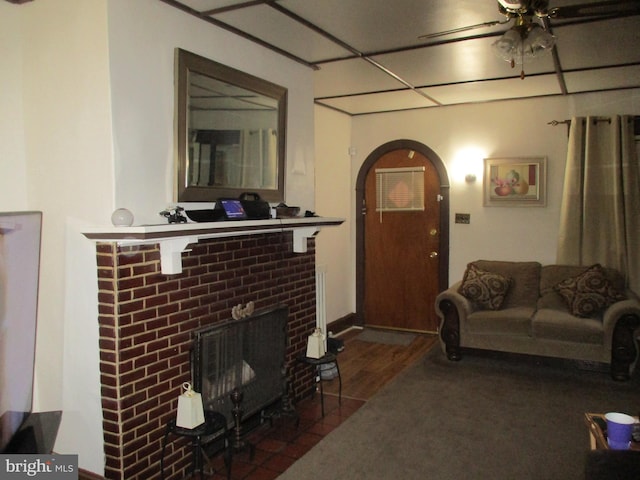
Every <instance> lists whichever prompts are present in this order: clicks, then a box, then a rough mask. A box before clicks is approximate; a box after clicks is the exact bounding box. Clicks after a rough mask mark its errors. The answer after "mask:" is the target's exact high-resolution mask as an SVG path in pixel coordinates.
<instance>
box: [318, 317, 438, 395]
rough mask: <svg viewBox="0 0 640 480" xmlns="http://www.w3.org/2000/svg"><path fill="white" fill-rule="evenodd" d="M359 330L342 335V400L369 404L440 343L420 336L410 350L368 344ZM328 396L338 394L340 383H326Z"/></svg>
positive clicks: (402, 347) (433, 337)
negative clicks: (343, 345)
mask: <svg viewBox="0 0 640 480" xmlns="http://www.w3.org/2000/svg"><path fill="white" fill-rule="evenodd" d="M360 333H361V330H359V329H352V330H349V331H347V332H345V333H344V334H343V335H340V336H339V337H338V338H340V339H342V340H343V341H344V344H345V349H344V351H342V352H340V354H339V356H338V362H339V365H340V373H341V376H342V396H343V397H349V398H356V399H359V400H368V399H369V398H371V397H372V396H373V395H375V393H376V392H377V391H378V390H380V389H381V388H382V387H383V386H384V385H386V384H387V383H389V382H390V381H391V380H393V378H394V377H395V376H396V375H397V374H398V373H400V372H401V371H402V370H404V369H405V368H407V367H408V366H410V365H413V364H414V363H415V362H416V361H417V360H419V359H420V358H422V357H424V355H425V354H426V353H427V352H428V351H429V350H430V349H431V348H432V347H433V346H434V345H435V344H436V343H437V342H438V337H437V336H436V335H427V334H416V338H415V339H414V340H413V342H411V344H410V345H408V346H402V345H387V344H382V343H371V342H364V341H362V340H359V339H358V335H359V334H360ZM324 391H325V393H327V392H329V393H333V394H337V393H338V382H337V380H335V379H334V380H332V381H330V382H325V385H324Z"/></svg>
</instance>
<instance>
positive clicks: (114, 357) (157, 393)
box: [97, 232, 316, 480]
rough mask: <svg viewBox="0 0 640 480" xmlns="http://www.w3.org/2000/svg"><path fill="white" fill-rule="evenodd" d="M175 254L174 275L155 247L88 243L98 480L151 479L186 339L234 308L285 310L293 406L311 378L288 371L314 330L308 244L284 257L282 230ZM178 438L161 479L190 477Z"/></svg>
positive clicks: (185, 371)
mask: <svg viewBox="0 0 640 480" xmlns="http://www.w3.org/2000/svg"><path fill="white" fill-rule="evenodd" d="M189 248H192V251H190V252H186V253H183V254H182V259H183V272H182V273H181V274H178V275H163V274H162V273H161V272H160V249H159V245H157V244H155V245H147V246H136V247H118V246H117V245H116V244H115V243H99V244H98V245H97V260H98V290H99V291H98V302H99V324H100V373H101V382H102V410H103V426H104V448H105V455H106V467H105V477H106V478H107V479H122V480H124V479H126V480H137V479H139V480H149V479H155V478H160V456H161V450H162V438H163V436H164V432H165V425H166V424H167V422H168V421H169V420H170V419H172V418H173V417H174V416H175V412H176V406H177V397H178V395H179V394H180V390H181V388H180V387H181V385H182V383H183V382H185V381H190V379H191V378H190V365H189V349H190V347H191V337H190V335H191V332H192V331H193V330H195V329H198V328H200V327H202V326H205V325H209V324H213V323H217V322H221V321H224V320H228V319H229V318H231V309H232V307H233V306H235V305H237V304H240V303H242V304H246V303H247V302H249V301H254V302H255V306H256V308H264V307H268V306H271V305H274V304H276V303H285V304H287V305H288V306H289V338H290V345H289V349H288V353H287V361H288V364H289V366H290V369H289V371H290V376H291V375H293V374H295V378H290V382H291V387H292V390H293V391H294V392H295V395H296V398H300V397H302V396H304V395H306V394H308V393H309V392H310V391H311V389H312V388H313V378H312V375H311V371H310V370H308V369H295V368H291V367H292V366H293V364H294V363H293V359H294V358H295V356H296V355H297V354H298V353H300V352H302V351H303V350H304V349H305V348H306V339H307V336H308V335H309V334H310V333H311V331H312V330H313V328H314V326H315V311H316V300H315V241H314V239H313V238H311V239H309V240H308V251H307V253H293V236H292V233H290V232H288V233H287V232H284V233H269V234H260V235H252V236H244V237H230V238H225V239H212V240H206V241H201V242H200V243H197V244H192V245H190V247H189ZM190 468H191V452H190V449H189V448H188V445H187V442H186V440H185V439H178V441H175V442H171V443H170V444H169V445H168V446H167V450H166V454H165V478H167V479H172V478H182V477H183V476H186V474H187V473H188V472H189V471H190Z"/></svg>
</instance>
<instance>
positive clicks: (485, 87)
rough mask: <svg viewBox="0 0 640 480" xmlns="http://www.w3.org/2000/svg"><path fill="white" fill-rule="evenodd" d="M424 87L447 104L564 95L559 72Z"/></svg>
mask: <svg viewBox="0 0 640 480" xmlns="http://www.w3.org/2000/svg"><path fill="white" fill-rule="evenodd" d="M421 90H422V91H423V92H424V93H426V94H428V95H429V96H430V97H432V98H434V99H435V100H437V101H438V102H440V103H442V104H444V105H455V104H460V103H478V102H490V101H492V100H507V99H510V98H526V97H537V96H544V95H558V94H560V87H559V86H558V81H557V80H556V76H555V74H552V75H540V76H533V77H526V78H525V79H524V80H520V79H504V80H491V81H484V82H470V83H461V84H454V85H446V86H441V87H432V88H424V89H421Z"/></svg>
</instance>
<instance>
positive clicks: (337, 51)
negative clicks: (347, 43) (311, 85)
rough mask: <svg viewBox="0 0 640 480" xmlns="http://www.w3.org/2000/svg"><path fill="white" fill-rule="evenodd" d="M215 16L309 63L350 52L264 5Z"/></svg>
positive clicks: (343, 55) (340, 56)
mask: <svg viewBox="0 0 640 480" xmlns="http://www.w3.org/2000/svg"><path fill="white" fill-rule="evenodd" d="M215 18H217V19H219V20H220V21H222V22H224V23H226V24H229V25H232V26H234V27H236V28H239V29H240V30H243V31H245V32H247V33H249V34H251V35H253V36H256V37H258V38H260V39H262V40H264V41H266V42H267V43H269V44H271V45H274V46H276V47H279V48H282V49H283V50H286V51H287V52H289V53H292V54H293V55H295V56H297V57H300V58H303V59H305V60H307V61H310V62H312V63H313V62H315V61H318V60H324V59H327V58H342V57H347V56H349V55H351V52H350V51H349V50H345V49H344V48H342V47H340V46H338V45H337V44H336V43H334V42H332V41H330V40H328V39H326V38H325V37H323V36H322V35H320V34H319V33H316V32H314V31H313V30H311V29H310V28H307V27H305V26H304V25H302V24H301V23H299V22H297V21H295V20H293V19H292V18H290V17H288V16H286V15H283V14H282V13H280V12H279V11H277V10H275V9H273V8H271V7H268V6H266V5H260V6H256V7H251V8H243V9H241V10H232V11H230V12H228V13H224V14H221V15H216V16H215Z"/></svg>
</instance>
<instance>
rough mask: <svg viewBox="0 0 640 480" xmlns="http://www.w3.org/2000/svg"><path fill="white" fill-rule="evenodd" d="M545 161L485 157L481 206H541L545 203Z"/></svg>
mask: <svg viewBox="0 0 640 480" xmlns="http://www.w3.org/2000/svg"><path fill="white" fill-rule="evenodd" d="M546 187H547V158H546V157H514V158H485V159H484V178H483V205H484V206H485V207H544V206H546V204H547V188H546Z"/></svg>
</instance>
